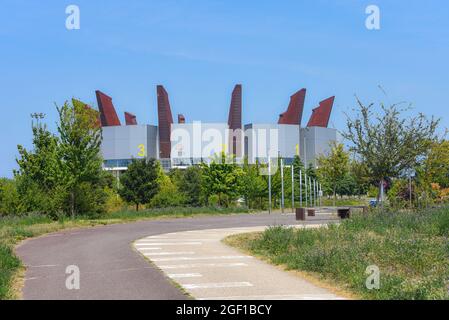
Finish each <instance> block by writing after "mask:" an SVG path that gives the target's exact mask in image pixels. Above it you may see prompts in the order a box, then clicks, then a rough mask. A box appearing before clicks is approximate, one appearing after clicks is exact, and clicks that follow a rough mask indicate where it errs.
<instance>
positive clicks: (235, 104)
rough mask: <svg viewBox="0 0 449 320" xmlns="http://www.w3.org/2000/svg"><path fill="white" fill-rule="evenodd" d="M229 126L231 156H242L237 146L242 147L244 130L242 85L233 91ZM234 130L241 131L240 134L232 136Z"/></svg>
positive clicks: (238, 85)
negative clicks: (242, 132) (242, 131)
mask: <svg viewBox="0 0 449 320" xmlns="http://www.w3.org/2000/svg"><path fill="white" fill-rule="evenodd" d="M228 125H229V129H230V130H231V138H232V141H230V148H229V151H230V153H231V154H234V155H236V156H240V155H241V153H242V150H239V149H241V147H240V148H238V147H237V146H241V143H242V141H241V139H242V137H241V135H242V134H241V130H242V85H241V84H237V85H236V86H235V87H234V90H233V91H232V97H231V106H230V107H229V116H228ZM234 130H240V134H238V135H232V133H233V131H234Z"/></svg>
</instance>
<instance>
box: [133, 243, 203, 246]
mask: <svg viewBox="0 0 449 320" xmlns="http://www.w3.org/2000/svg"><path fill="white" fill-rule="evenodd" d="M201 244H202V243H201V242H152V243H140V242H138V243H136V246H139V247H145V246H179V245H191V246H194V245H201Z"/></svg>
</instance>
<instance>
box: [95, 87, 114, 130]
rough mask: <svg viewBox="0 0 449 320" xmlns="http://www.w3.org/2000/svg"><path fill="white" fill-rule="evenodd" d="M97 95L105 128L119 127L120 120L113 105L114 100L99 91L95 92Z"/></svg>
mask: <svg viewBox="0 0 449 320" xmlns="http://www.w3.org/2000/svg"><path fill="white" fill-rule="evenodd" d="M95 94H96V95H97V102H98V109H99V111H100V120H101V125H102V126H103V127H109V126H119V125H120V120H119V118H118V116H117V112H115V108H114V105H113V104H112V98H111V97H109V96H108V95H106V94H104V93H103V92H101V91H99V90H97V91H95Z"/></svg>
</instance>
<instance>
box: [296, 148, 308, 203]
mask: <svg viewBox="0 0 449 320" xmlns="http://www.w3.org/2000/svg"><path fill="white" fill-rule="evenodd" d="M293 167H294V168H295V173H294V177H295V178H294V179H295V200H296V201H299V199H300V190H302V199H304V198H305V181H304V173H307V172H306V170H305V168H304V164H303V163H302V161H301V158H300V157H299V156H298V155H295V157H294V159H293ZM300 173H301V175H302V178H301V179H300V178H299V174H300ZM300 182H301V183H302V187H301V188H300Z"/></svg>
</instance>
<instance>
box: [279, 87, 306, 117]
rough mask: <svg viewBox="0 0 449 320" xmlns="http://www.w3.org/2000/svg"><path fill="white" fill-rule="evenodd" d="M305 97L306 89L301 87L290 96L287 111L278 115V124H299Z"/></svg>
mask: <svg viewBox="0 0 449 320" xmlns="http://www.w3.org/2000/svg"><path fill="white" fill-rule="evenodd" d="M305 99H306V89H301V90H299V91H298V92H296V93H295V94H294V95H292V96H291V97H290V103H289V104H288V108H287V111H285V112H284V113H282V114H280V115H279V121H278V124H296V125H301V119H302V112H303V111H304V101H305Z"/></svg>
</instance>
